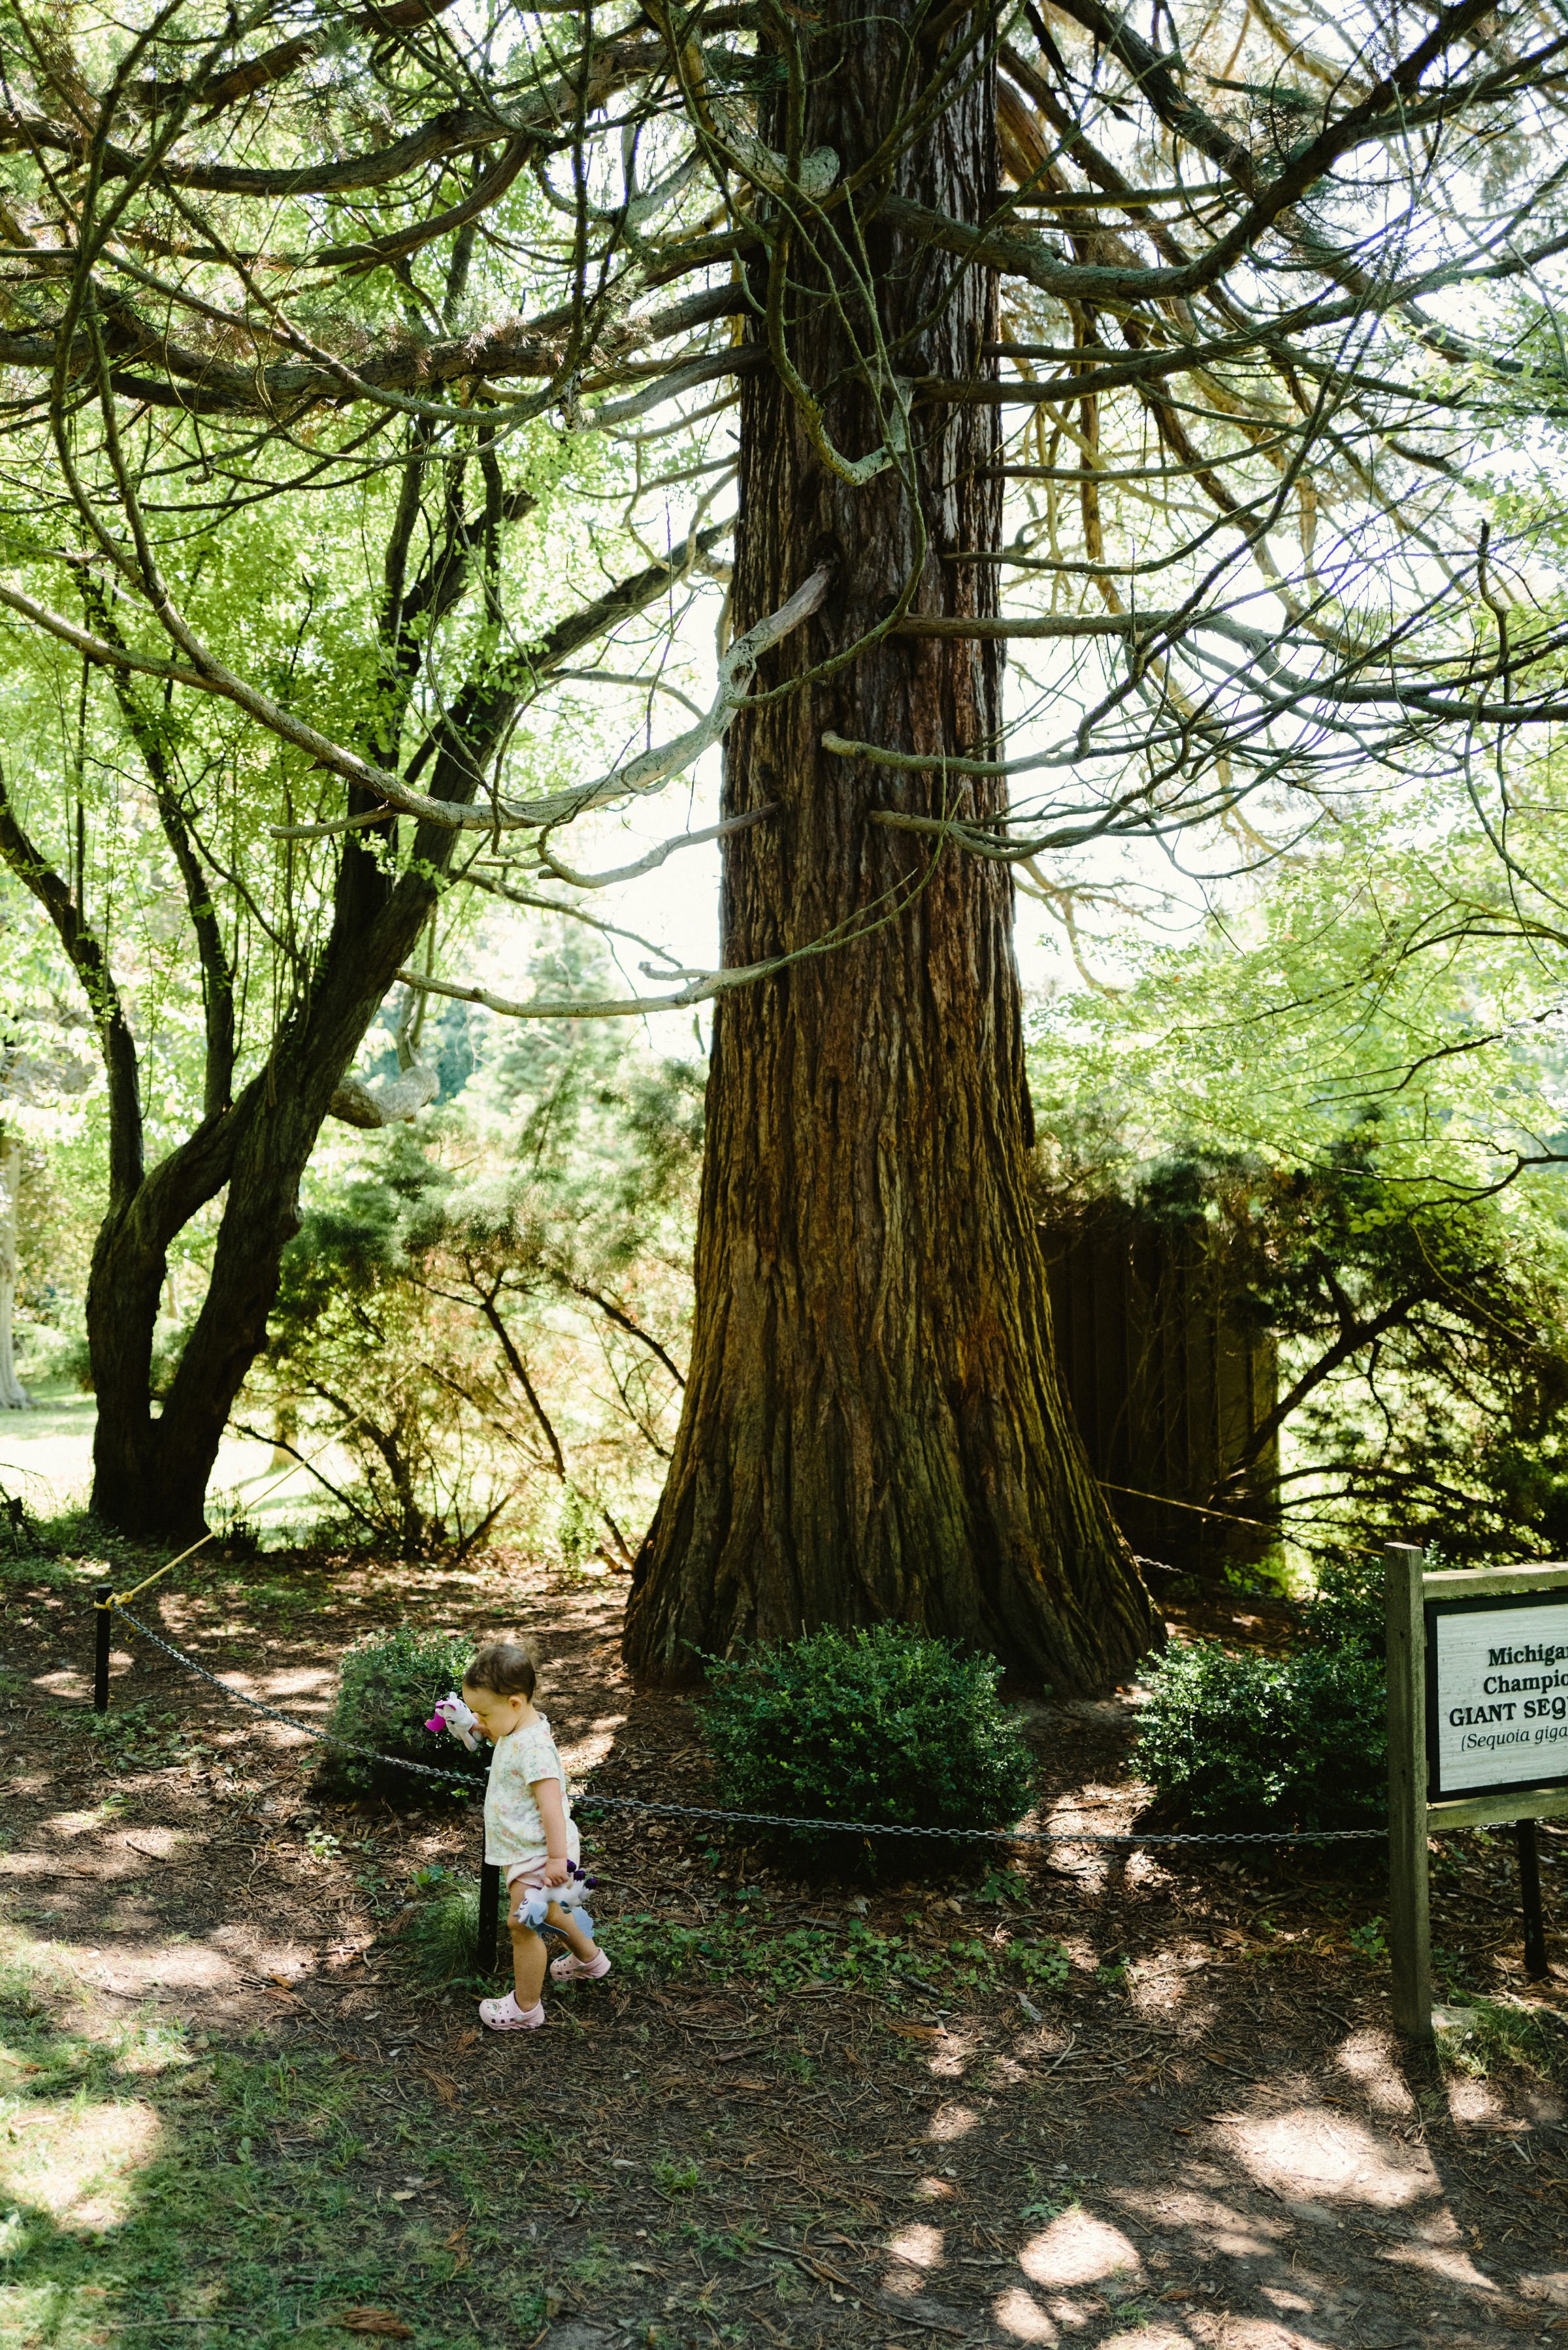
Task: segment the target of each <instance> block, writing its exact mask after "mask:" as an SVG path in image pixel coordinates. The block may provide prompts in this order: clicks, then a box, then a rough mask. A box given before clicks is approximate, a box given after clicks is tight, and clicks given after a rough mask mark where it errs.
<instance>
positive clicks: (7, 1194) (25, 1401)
mask: <svg viewBox="0 0 1568 2350" xmlns="http://www.w3.org/2000/svg"><path fill="white" fill-rule="evenodd" d="M21 1180H22V1146H21V1144H20V1142H19V1141H18V1140H17V1139H16V1136H15V1135H14V1134H11V1133H9V1132H7V1131H5V1129H4V1128H0V1410H4V1411H26V1410H27V1409H29V1407H30V1406H31V1404H32V1400H33V1399H32V1397H31V1396H30V1395H29V1394H28V1393H27V1390H26V1388H25V1387H24V1386H23V1385H22V1382H21V1380H20V1379H19V1378H17V1376H16V1280H17V1274H18V1272H19V1267H18V1264H17V1261H16V1193H17V1190H18V1187H19V1186H20V1184H21Z"/></svg>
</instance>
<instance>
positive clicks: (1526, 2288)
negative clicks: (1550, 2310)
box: [1519, 2269, 1568, 2309]
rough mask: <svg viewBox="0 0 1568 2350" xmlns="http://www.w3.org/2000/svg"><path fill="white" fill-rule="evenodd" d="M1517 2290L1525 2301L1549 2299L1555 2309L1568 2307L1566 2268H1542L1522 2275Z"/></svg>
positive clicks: (1567, 2273)
mask: <svg viewBox="0 0 1568 2350" xmlns="http://www.w3.org/2000/svg"><path fill="white" fill-rule="evenodd" d="M1519 2290H1520V2292H1521V2293H1522V2294H1523V2296H1524V2298H1525V2300H1526V2301H1549V2302H1551V2303H1552V2306H1553V2307H1554V2308H1556V2309H1568V2269H1542V2270H1539V2271H1538V2272H1536V2273H1535V2274H1533V2275H1529V2274H1526V2275H1523V2276H1521V2278H1520V2280H1519Z"/></svg>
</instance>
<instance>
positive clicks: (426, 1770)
mask: <svg viewBox="0 0 1568 2350" xmlns="http://www.w3.org/2000/svg"><path fill="white" fill-rule="evenodd" d="M108 1605H109V1613H110V1615H112V1616H119V1617H122V1618H123V1619H124V1621H125V1622H126V1623H127V1624H129V1625H130V1627H131V1629H132V1631H134V1632H140V1635H141V1637H142V1638H143V1639H144V1640H151V1643H152V1645H153V1647H154V1648H161V1649H162V1651H163V1653H164V1655H165V1656H166V1657H172V1658H173V1659H174V1661H175V1663H176V1664H177V1665H183V1666H184V1667H185V1669H186V1670H187V1672H192V1673H199V1674H200V1675H201V1677H202V1679H203V1680H204V1681H211V1682H212V1684H213V1688H214V1689H215V1690H223V1695H224V1696H225V1697H232V1698H234V1699H235V1700H237V1701H238V1702H239V1703H240V1704H241V1705H248V1706H249V1707H250V1709H251V1711H252V1712H253V1713H265V1715H266V1718H267V1720H268V1721H281V1722H282V1723H283V1726H284V1728H285V1729H286V1730H297V1731H299V1732H300V1733H301V1735H302V1736H303V1737H306V1738H314V1739H315V1740H316V1741H317V1744H319V1745H322V1746H335V1747H337V1749H338V1751H339V1752H341V1753H344V1754H358V1755H361V1756H362V1757H363V1758H364V1760H365V1761H366V1762H367V1763H390V1764H391V1766H392V1768H393V1769H394V1770H395V1771H417V1772H418V1773H419V1775H420V1777H421V1779H455V1780H456V1781H457V1782H458V1783H459V1784H460V1785H462V1786H464V1787H471V1788H472V1787H478V1786H479V1785H481V1784H482V1781H481V1779H480V1777H479V1774H478V1773H477V1772H473V1771H442V1770H440V1769H438V1768H437V1766H436V1765H435V1763H410V1762H408V1761H407V1760H406V1759H405V1758H404V1756H402V1755H401V1754H378V1753H377V1752H376V1750H375V1748H374V1747H373V1746H356V1745H354V1744H352V1743H351V1742H350V1741H349V1740H348V1739H347V1738H334V1737H333V1736H332V1733H331V1732H330V1731H326V1730H313V1729H312V1728H311V1725H310V1724H309V1722H308V1721H296V1720H295V1719H294V1716H293V1715H292V1714H289V1713H279V1711H278V1710H277V1708H276V1706H275V1705H264V1704H263V1703H262V1700H261V1699H260V1698H259V1697H249V1696H247V1695H246V1693H245V1691H244V1690H239V1689H235V1687H234V1683H233V1682H232V1681H222V1680H220V1679H218V1676H217V1674H216V1673H210V1672H209V1671H208V1670H207V1668H206V1666H205V1665H199V1664H198V1663H197V1662H196V1659H195V1658H194V1657H188V1656H187V1655H186V1654H185V1651H184V1650H183V1648H175V1646H174V1644H173V1642H172V1641H171V1640H166V1639H164V1638H163V1636H162V1634H161V1632H154V1631H153V1630H152V1629H151V1627H150V1626H148V1625H146V1624H143V1623H141V1622H140V1619H139V1618H138V1617H135V1616H133V1615H132V1614H131V1613H130V1609H129V1608H127V1607H121V1606H120V1605H119V1601H118V1600H117V1599H111V1600H109V1603H108Z"/></svg>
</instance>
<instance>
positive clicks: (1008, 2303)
mask: <svg viewBox="0 0 1568 2350" xmlns="http://www.w3.org/2000/svg"><path fill="white" fill-rule="evenodd" d="M991 2314H992V2316H993V2317H994V2318H995V2320H996V2322H997V2324H998V2325H1000V2326H1001V2328H1002V2332H1003V2333H1004V2334H1011V2335H1012V2339H1013V2341H1014V2342H1055V2341H1059V2340H1060V2338H1061V2335H1060V2330H1059V2328H1058V2327H1057V2325H1056V2324H1055V2321H1054V2319H1053V2318H1051V2317H1048V2316H1047V2315H1046V2314H1045V2312H1044V2310H1043V2309H1042V2308H1041V2306H1040V2304H1039V2303H1038V2302H1037V2301H1036V2300H1035V2299H1034V2297H1033V2294H1032V2293H1025V2292H1024V2290H1023V2286H1022V2285H1019V2284H1014V2285H1009V2287H1008V2289H1007V2291H1006V2292H1005V2293H998V2295H997V2297H996V2299H995V2300H994V2301H993V2302H992V2304H991Z"/></svg>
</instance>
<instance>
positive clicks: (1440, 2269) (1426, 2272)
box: [1384, 2244, 1498, 2293]
mask: <svg viewBox="0 0 1568 2350" xmlns="http://www.w3.org/2000/svg"><path fill="white" fill-rule="evenodd" d="M1384 2257H1385V2258H1386V2260H1390V2261H1392V2262H1395V2263H1396V2264H1397V2266H1398V2267H1400V2268H1405V2269H1417V2270H1419V2272H1420V2273H1421V2274H1422V2275H1423V2276H1428V2277H1431V2278H1432V2279H1433V2280H1434V2282H1438V2283H1441V2284H1458V2285H1463V2286H1464V2287H1465V2288H1466V2290H1467V2291H1468V2292H1470V2293H1496V2292H1497V2290H1498V2288H1497V2286H1496V2285H1495V2284H1494V2283H1493V2282H1492V2281H1491V2279H1490V2277H1488V2276H1482V2274H1481V2272H1480V2269H1478V2268H1477V2266H1476V2264H1475V2262H1474V2261H1472V2260H1471V2258H1470V2256H1469V2253H1468V2252H1466V2251H1460V2250H1459V2249H1458V2248H1457V2247H1456V2248H1455V2249H1454V2250H1453V2251H1446V2250H1445V2249H1444V2248H1443V2247H1442V2246H1441V2245H1438V2244H1391V2245H1390V2246H1389V2248H1388V2250H1387V2251H1386V2254H1385V2255H1384Z"/></svg>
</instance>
